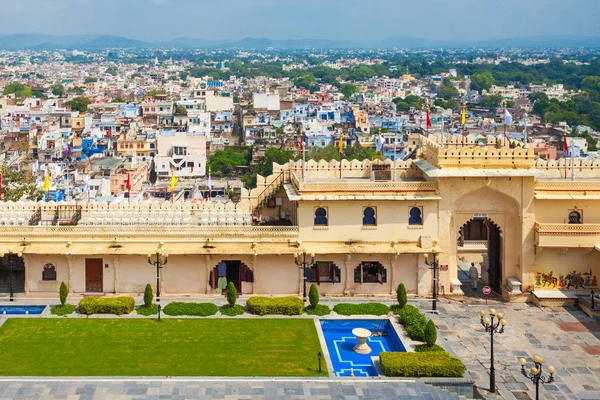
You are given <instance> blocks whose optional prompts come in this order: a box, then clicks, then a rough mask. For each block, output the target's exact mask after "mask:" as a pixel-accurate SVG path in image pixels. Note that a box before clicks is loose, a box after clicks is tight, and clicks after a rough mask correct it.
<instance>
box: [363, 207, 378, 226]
mask: <svg viewBox="0 0 600 400" xmlns="http://www.w3.org/2000/svg"><path fill="white" fill-rule="evenodd" d="M363 225H377V216H376V213H375V208H373V207H365V208H364V209H363Z"/></svg>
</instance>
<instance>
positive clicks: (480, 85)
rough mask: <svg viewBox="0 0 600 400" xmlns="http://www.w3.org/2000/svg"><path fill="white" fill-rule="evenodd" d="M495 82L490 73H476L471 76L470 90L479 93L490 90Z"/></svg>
mask: <svg viewBox="0 0 600 400" xmlns="http://www.w3.org/2000/svg"><path fill="white" fill-rule="evenodd" d="M495 82H496V80H495V79H494V76H493V75H492V73H491V72H489V71H486V72H477V73H475V74H473V75H471V89H472V90H477V91H478V92H481V91H482V90H483V89H485V90H490V88H491V87H492V85H493V84H494V83H495Z"/></svg>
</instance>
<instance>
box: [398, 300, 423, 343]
mask: <svg viewBox="0 0 600 400" xmlns="http://www.w3.org/2000/svg"><path fill="white" fill-rule="evenodd" d="M398 322H400V323H401V324H402V325H404V329H406V333H407V334H408V336H409V337H410V338H411V339H413V340H420V341H424V339H425V325H427V317H425V315H423V313H421V311H419V309H418V308H416V307H414V306H411V305H408V304H407V305H406V306H404V308H403V309H401V310H400V311H399V312H398Z"/></svg>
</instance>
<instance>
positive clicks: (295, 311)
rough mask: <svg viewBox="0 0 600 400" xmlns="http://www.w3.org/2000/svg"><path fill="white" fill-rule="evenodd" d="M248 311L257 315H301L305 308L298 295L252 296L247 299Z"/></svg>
mask: <svg viewBox="0 0 600 400" xmlns="http://www.w3.org/2000/svg"><path fill="white" fill-rule="evenodd" d="M246 307H247V308H248V312H250V313H251V314H256V315H269V314H280V315H301V314H302V311H303V309H304V302H303V301H302V300H301V299H299V298H298V297H294V296H287V297H273V298H271V297H263V296H255V297H250V298H249V299H248V301H246Z"/></svg>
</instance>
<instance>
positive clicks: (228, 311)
mask: <svg viewBox="0 0 600 400" xmlns="http://www.w3.org/2000/svg"><path fill="white" fill-rule="evenodd" d="M220 311H221V315H227V316H229V317H235V316H236V315H242V314H243V313H244V312H246V311H245V310H244V307H242V306H240V305H239V304H234V305H233V306H230V305H229V304H225V305H224V306H223V307H221V310H220Z"/></svg>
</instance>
